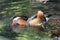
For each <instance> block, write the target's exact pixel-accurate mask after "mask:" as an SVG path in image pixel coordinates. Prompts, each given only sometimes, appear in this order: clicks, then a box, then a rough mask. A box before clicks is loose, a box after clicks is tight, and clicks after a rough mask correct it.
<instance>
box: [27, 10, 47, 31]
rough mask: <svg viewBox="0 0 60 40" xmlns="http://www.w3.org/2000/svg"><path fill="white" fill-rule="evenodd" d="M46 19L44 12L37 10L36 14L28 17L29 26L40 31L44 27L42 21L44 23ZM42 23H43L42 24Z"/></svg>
mask: <svg viewBox="0 0 60 40" xmlns="http://www.w3.org/2000/svg"><path fill="white" fill-rule="evenodd" d="M45 21H46V19H45V17H44V13H43V12H42V11H38V12H37V14H36V15H34V16H33V17H31V18H29V19H28V23H29V25H30V28H31V29H33V30H36V31H41V28H42V29H43V28H45V26H44V25H42V23H43V22H44V23H45ZM44 23H43V24H44Z"/></svg>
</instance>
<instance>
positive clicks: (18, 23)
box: [11, 16, 28, 32]
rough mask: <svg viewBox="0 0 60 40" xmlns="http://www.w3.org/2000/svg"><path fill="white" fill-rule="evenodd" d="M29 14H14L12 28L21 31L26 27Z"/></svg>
mask: <svg viewBox="0 0 60 40" xmlns="http://www.w3.org/2000/svg"><path fill="white" fill-rule="evenodd" d="M27 19H28V17H27V16H14V17H13V20H12V23H11V25H12V29H13V31H14V32H19V31H21V30H24V29H25V28H26V23H27Z"/></svg>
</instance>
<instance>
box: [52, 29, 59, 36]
mask: <svg viewBox="0 0 60 40" xmlns="http://www.w3.org/2000/svg"><path fill="white" fill-rule="evenodd" d="M51 34H52V35H51V37H59V36H60V29H54V30H52V31H51Z"/></svg>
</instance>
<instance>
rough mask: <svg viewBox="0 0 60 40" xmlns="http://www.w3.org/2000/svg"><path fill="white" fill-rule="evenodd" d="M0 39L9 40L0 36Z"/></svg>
mask: <svg viewBox="0 0 60 40" xmlns="http://www.w3.org/2000/svg"><path fill="white" fill-rule="evenodd" d="M0 40H10V39H8V38H5V37H3V36H0Z"/></svg>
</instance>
